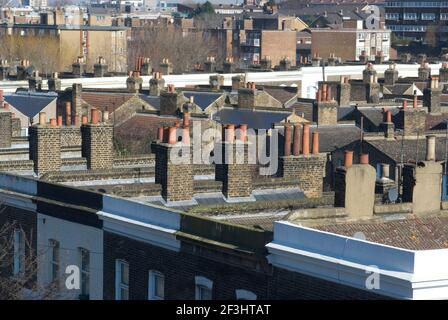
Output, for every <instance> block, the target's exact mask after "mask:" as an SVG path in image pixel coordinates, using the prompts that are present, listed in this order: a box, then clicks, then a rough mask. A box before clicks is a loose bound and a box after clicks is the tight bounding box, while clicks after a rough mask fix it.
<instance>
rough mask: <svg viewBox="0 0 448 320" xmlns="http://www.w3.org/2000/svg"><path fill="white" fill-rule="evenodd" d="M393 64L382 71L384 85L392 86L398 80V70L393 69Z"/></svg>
mask: <svg viewBox="0 0 448 320" xmlns="http://www.w3.org/2000/svg"><path fill="white" fill-rule="evenodd" d="M395 67H396V66H395V63H394V64H391V65H389V68H388V69H387V70H386V71H384V84H385V85H388V86H393V85H394V84H395V82H397V80H398V70H397V69H396V68H395Z"/></svg>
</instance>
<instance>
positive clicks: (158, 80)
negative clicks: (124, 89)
mask: <svg viewBox="0 0 448 320" xmlns="http://www.w3.org/2000/svg"><path fill="white" fill-rule="evenodd" d="M164 87H165V80H164V79H163V78H162V73H161V72H154V73H153V74H152V78H151V79H149V95H150V96H160V93H161V92H162V90H163V88H164Z"/></svg>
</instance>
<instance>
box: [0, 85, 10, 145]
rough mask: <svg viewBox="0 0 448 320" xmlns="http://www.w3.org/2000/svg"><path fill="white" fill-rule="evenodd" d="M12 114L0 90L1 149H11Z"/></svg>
mask: <svg viewBox="0 0 448 320" xmlns="http://www.w3.org/2000/svg"><path fill="white" fill-rule="evenodd" d="M11 141H12V114H11V112H10V110H9V108H8V104H7V103H6V102H5V101H4V98H3V90H1V89H0V148H11Z"/></svg>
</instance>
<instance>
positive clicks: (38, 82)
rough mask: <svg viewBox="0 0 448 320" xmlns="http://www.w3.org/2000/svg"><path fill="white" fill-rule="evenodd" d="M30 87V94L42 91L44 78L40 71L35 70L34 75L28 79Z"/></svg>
mask: <svg viewBox="0 0 448 320" xmlns="http://www.w3.org/2000/svg"><path fill="white" fill-rule="evenodd" d="M28 87H29V88H28V91H30V92H36V91H41V90H42V77H41V76H40V75H39V71H37V70H34V71H33V74H32V75H31V76H30V77H29V78H28Z"/></svg>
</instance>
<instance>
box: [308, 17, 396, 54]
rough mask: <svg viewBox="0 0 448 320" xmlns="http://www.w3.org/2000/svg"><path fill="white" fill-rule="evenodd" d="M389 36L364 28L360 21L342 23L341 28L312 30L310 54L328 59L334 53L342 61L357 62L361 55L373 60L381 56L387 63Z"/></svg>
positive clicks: (388, 31) (386, 32) (389, 32)
mask: <svg viewBox="0 0 448 320" xmlns="http://www.w3.org/2000/svg"><path fill="white" fill-rule="evenodd" d="M390 35H391V31H390V30H387V29H384V28H380V29H366V28H364V27H363V21H362V20H358V21H352V22H351V23H344V26H343V27H342V28H335V29H330V28H313V29H311V38H312V39H311V53H312V55H313V56H316V55H317V56H320V57H329V56H330V55H331V54H333V53H334V54H335V56H337V57H340V58H341V59H342V60H343V61H348V60H351V61H354V60H359V56H361V55H365V56H367V57H368V59H369V60H374V59H375V56H376V55H378V54H382V56H383V57H384V61H387V60H389V55H390V40H391V39H390ZM330 43H331V45H329V44H330Z"/></svg>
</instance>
